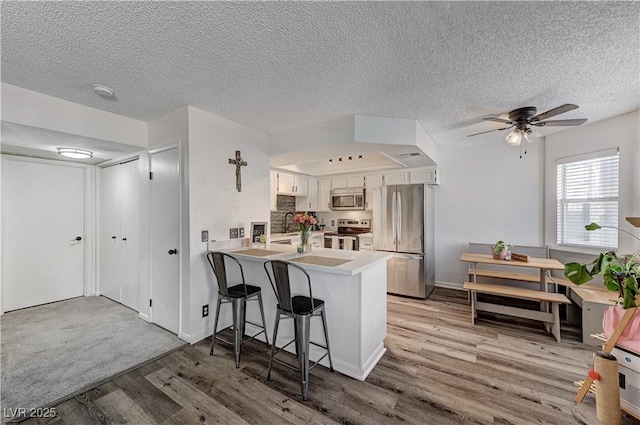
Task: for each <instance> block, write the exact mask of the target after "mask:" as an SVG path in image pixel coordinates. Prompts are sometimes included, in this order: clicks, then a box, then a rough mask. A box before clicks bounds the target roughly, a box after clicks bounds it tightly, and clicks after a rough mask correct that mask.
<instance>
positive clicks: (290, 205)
mask: <svg viewBox="0 0 640 425" xmlns="http://www.w3.org/2000/svg"><path fill="white" fill-rule="evenodd" d="M276 208H277V211H271V233H284V230H285V229H284V218H285V215H286V214H287V213H288V212H292V213H294V214H295V213H296V198H295V196H287V195H278V202H277V204H276ZM302 212H306V211H302ZM309 214H313V215H314V216H315V215H316V214H315V213H314V212H311V211H309ZM287 222H288V227H289V229H288V230H289V231H290V232H295V231H297V230H298V229H297V227H296V225H295V224H294V223H293V217H291V214H290V215H289V217H287Z"/></svg>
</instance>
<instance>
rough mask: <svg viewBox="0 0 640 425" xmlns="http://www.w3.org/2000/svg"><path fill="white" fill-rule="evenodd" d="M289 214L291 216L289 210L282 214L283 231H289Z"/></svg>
mask: <svg viewBox="0 0 640 425" xmlns="http://www.w3.org/2000/svg"><path fill="white" fill-rule="evenodd" d="M289 214H291V217H293V212H291V211H289V212H288V213H286V214H285V215H284V230H283V232H284V233H289V222H288V221H287V217H289Z"/></svg>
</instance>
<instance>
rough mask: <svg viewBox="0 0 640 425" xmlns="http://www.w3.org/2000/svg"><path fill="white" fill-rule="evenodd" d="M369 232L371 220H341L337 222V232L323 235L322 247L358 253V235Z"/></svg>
mask: <svg viewBox="0 0 640 425" xmlns="http://www.w3.org/2000/svg"><path fill="white" fill-rule="evenodd" d="M369 232H371V220H369V219H345V218H341V219H339V220H338V231H337V232H326V233H325V234H324V247H325V248H333V249H345V250H353V251H358V250H359V246H358V235H360V234H362V233H369Z"/></svg>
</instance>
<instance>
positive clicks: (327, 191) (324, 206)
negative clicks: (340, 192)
mask: <svg viewBox="0 0 640 425" xmlns="http://www.w3.org/2000/svg"><path fill="white" fill-rule="evenodd" d="M330 203H331V179H319V180H318V208H317V209H316V211H331V208H330V207H329V205H330Z"/></svg>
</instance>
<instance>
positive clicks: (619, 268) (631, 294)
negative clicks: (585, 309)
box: [564, 223, 640, 308]
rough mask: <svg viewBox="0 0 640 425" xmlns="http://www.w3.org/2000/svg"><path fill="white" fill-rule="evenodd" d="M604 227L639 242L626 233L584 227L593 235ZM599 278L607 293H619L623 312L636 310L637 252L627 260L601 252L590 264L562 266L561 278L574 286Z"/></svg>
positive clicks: (639, 256)
mask: <svg viewBox="0 0 640 425" xmlns="http://www.w3.org/2000/svg"><path fill="white" fill-rule="evenodd" d="M603 227H609V228H612V229H616V230H618V231H620V232H623V233H627V234H629V235H631V236H632V237H634V238H635V239H638V241H640V238H638V237H637V236H635V235H633V234H632V233H629V232H627V231H625V230H622V229H619V228H617V227H613V226H600V225H598V224H597V223H590V224H587V225H586V226H584V228H585V229H586V230H588V231H594V230H598V229H601V228H603ZM598 274H601V275H602V277H603V279H604V285H605V287H606V288H607V289H608V290H610V291H618V293H619V294H620V297H621V298H622V306H623V307H624V308H632V307H635V306H636V296H638V295H640V291H639V290H638V285H639V282H640V251H636V252H634V253H633V254H632V255H631V256H630V257H628V258H626V259H625V258H621V257H619V256H618V255H617V254H616V253H615V251H607V252H602V253H600V255H599V256H598V258H596V259H595V260H593V261H592V262H591V263H589V264H580V263H567V264H566V265H565V266H564V275H565V276H566V278H567V279H569V280H570V281H571V282H573V283H575V284H576V285H582V284H583V283H586V282H589V281H590V280H592V279H593V276H595V275H598Z"/></svg>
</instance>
